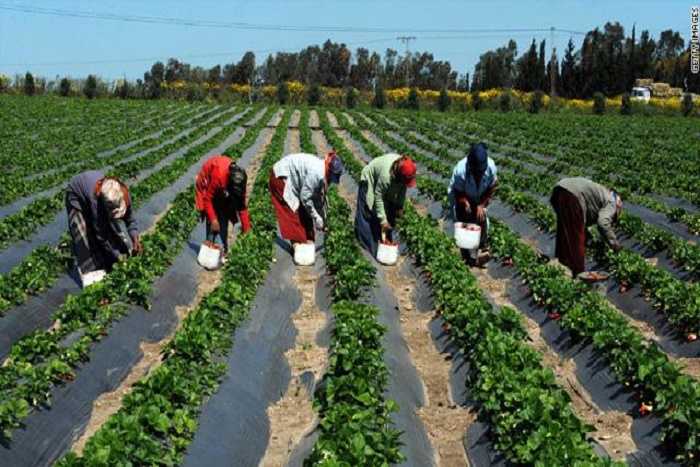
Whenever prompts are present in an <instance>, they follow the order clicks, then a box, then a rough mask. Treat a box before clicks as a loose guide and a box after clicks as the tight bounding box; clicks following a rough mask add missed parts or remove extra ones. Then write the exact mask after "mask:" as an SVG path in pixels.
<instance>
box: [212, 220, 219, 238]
mask: <svg viewBox="0 0 700 467" xmlns="http://www.w3.org/2000/svg"><path fill="white" fill-rule="evenodd" d="M220 230H221V226H220V225H219V219H214V221H213V222H212V223H211V233H212V234H214V235H216V234H218V233H219V231H220Z"/></svg>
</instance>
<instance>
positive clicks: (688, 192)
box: [448, 122, 700, 235]
mask: <svg viewBox="0 0 700 467" xmlns="http://www.w3.org/2000/svg"><path fill="white" fill-rule="evenodd" d="M541 123H542V122H538V124H541ZM545 123H546V122H545ZM587 123H590V122H587ZM448 126H450V125H448ZM649 129H650V128H649V127H647V128H646V129H645V131H646V133H645V134H643V135H642V136H641V137H640V138H639V140H638V142H642V144H643V145H644V146H645V147H644V148H640V149H638V150H636V151H632V150H630V149H629V148H628V150H627V152H626V153H623V155H622V156H621V157H622V158H621V159H614V157H613V156H611V154H610V153H609V148H610V145H609V144H606V143H605V142H604V143H603V144H602V148H601V149H600V150H601V151H602V152H598V151H597V150H596V149H594V148H593V147H590V146H584V147H583V148H581V149H579V150H578V151H577V154H576V155H572V154H570V153H569V149H568V148H562V147H561V146H560V145H559V146H557V144H558V143H556V144H555V145H554V146H555V149H554V150H551V151H549V152H543V150H542V149H541V148H540V147H539V146H537V145H536V144H532V143H530V144H527V145H524V144H522V143H521V144H519V141H518V137H517V135H511V137H508V138H505V139H503V141H505V144H496V145H495V146H497V147H498V148H499V149H500V150H501V151H503V152H504V153H505V154H508V155H511V156H513V157H516V158H518V159H522V160H528V161H530V162H532V163H539V165H544V166H545V167H547V168H548V169H549V170H550V171H552V172H566V173H575V174H586V173H588V172H591V175H590V176H591V177H592V178H593V179H595V180H598V181H600V182H601V183H603V184H606V185H610V186H615V187H617V188H618V189H619V190H620V191H621V192H622V193H624V194H625V195H626V196H627V197H628V198H629V199H630V200H631V201H633V202H635V203H638V204H641V205H643V206H646V207H648V208H650V209H653V210H656V211H658V212H661V213H663V214H665V215H666V216H667V218H668V220H669V221H670V222H677V221H680V222H683V223H685V224H686V225H687V228H688V231H690V232H692V233H695V234H696V235H697V234H700V213H698V212H697V210H695V212H693V211H690V210H687V209H685V208H683V207H682V206H674V207H672V206H670V205H669V204H668V203H667V202H663V201H660V200H659V199H656V198H654V197H653V195H655V194H658V193H663V192H665V190H664V189H663V187H662V186H660V185H659V184H663V183H664V182H665V181H667V180H682V179H685V178H687V175H686V172H684V171H683V170H679V169H678V167H677V166H676V165H675V164H673V163H671V162H670V161H669V160H662V161H661V162H657V163H656V164H655V165H654V164H651V163H649V156H655V157H658V155H659V153H660V152H665V149H667V148H664V149H662V150H661V151H658V149H661V148H662V146H663V145H665V144H666V143H670V142H672V141H673V140H672V138H670V137H669V135H665V138H667V140H666V141H664V142H663V143H661V140H660V139H658V140H657V144H658V143H661V145H660V146H658V147H654V148H653V149H651V150H650V149H649V147H648V141H649V140H650V136H649V134H648V131H649ZM450 130H451V131H455V127H452V128H450V129H448V131H450ZM456 131H457V133H458V134H459V133H461V134H463V133H464V131H465V130H464V129H462V130H456ZM576 131H579V130H576ZM470 137H473V135H472V136H470ZM552 137H553V136H552V134H548V135H547V138H548V139H549V140H550V141H551V138H552ZM596 139H600V140H601V141H605V138H604V137H603V136H600V135H597V136H596ZM683 139H688V138H683ZM596 144H598V143H596ZM513 145H514V146H516V147H513ZM533 150H540V152H541V153H543V154H553V160H546V161H543V160H542V158H541V157H540V158H537V157H534V156H533V153H531V152H529V151H533ZM657 151H658V152H657ZM613 152H614V151H613ZM695 152H697V150H695ZM692 153H693V152H692V150H691V152H690V153H688V154H692ZM598 154H603V155H604V156H605V157H600V156H598ZM639 154H643V156H642V159H641V162H637V161H640V156H639ZM685 154H686V153H683V152H679V153H673V157H674V158H680V160H681V161H683V162H686V163H687V162H688V161H690V160H691V159H690V158H688V157H687V156H686V155H685ZM662 159H663V158H662ZM628 161H633V162H632V163H631V164H630V168H629V169H628V170H627V171H625V170H621V169H620V167H621V166H623V165H624V164H626V163H628ZM592 164H593V166H594V167H593V169H594V170H592V171H591V170H590V169H589V167H590V166H591V165H592ZM659 164H662V165H659ZM657 166H658V167H659V168H657ZM674 170H675V171H676V173H674V174H671V172H672V171H674ZM659 171H663V173H665V174H666V177H663V179H666V180H661V179H660V178H659V177H657V176H656V174H658V173H659ZM621 173H623V174H625V175H624V176H621V175H620V174H621ZM690 174H691V176H692V171H691V172H690ZM650 176H651V177H652V178H649V177H650ZM698 183H700V182H698V181H697V180H696V181H695V182H688V183H686V188H685V189H683V190H682V192H678V191H677V190H674V189H672V190H671V193H673V194H675V195H677V196H681V197H683V196H685V197H686V198H689V199H691V200H694V201H693V202H695V203H696V204H698V201H700V198H698V197H697V194H696V193H697V191H698V188H697V187H698ZM671 193H669V194H671Z"/></svg>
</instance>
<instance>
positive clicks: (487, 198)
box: [465, 179, 498, 208]
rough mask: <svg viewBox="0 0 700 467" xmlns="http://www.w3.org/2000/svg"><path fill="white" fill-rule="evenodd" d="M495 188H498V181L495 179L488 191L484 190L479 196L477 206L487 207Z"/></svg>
mask: <svg viewBox="0 0 700 467" xmlns="http://www.w3.org/2000/svg"><path fill="white" fill-rule="evenodd" d="M496 187H498V179H495V181H494V182H493V184H492V185H491V186H490V187H489V189H488V190H486V191H485V192H484V194H483V195H481V199H479V206H481V207H484V208H485V207H488V205H489V203H491V197H492V196H493V194H494V193H495V192H496ZM465 196H466V195H465Z"/></svg>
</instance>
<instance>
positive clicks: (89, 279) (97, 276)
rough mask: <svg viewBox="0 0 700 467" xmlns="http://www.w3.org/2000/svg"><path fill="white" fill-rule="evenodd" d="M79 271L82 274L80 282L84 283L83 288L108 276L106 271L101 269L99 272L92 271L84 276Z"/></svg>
mask: <svg viewBox="0 0 700 467" xmlns="http://www.w3.org/2000/svg"><path fill="white" fill-rule="evenodd" d="M78 271H79V272H80V282H82V283H83V288H85V287H87V286H89V285H92V284H96V283H98V282H100V281H101V280H102V279H104V278H105V275H106V272H105V270H104V269H99V270H97V271H92V272H88V273H85V274H83V273H82V271H80V270H79V269H78Z"/></svg>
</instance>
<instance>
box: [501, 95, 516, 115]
mask: <svg viewBox="0 0 700 467" xmlns="http://www.w3.org/2000/svg"><path fill="white" fill-rule="evenodd" d="M498 109H499V110H500V111H501V112H504V113H505V112H510V111H511V110H513V96H512V95H511V94H510V91H506V92H504V93H503V94H501V95H500V97H499V98H498Z"/></svg>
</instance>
